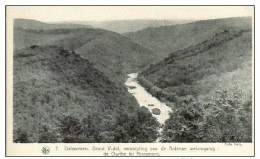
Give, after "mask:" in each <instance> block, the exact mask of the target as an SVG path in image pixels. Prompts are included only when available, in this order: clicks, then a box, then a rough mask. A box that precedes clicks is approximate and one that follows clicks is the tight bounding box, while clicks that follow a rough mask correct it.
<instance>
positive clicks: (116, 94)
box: [13, 46, 156, 142]
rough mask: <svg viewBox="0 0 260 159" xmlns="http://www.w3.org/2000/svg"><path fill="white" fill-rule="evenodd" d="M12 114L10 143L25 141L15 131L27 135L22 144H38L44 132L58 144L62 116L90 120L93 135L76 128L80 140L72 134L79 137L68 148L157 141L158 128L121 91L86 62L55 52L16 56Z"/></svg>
mask: <svg viewBox="0 0 260 159" xmlns="http://www.w3.org/2000/svg"><path fill="white" fill-rule="evenodd" d="M13 108H14V140H16V139H17V138H19V135H20V138H23V136H22V137H21V134H19V131H20V133H21V130H25V131H26V132H27V133H28V140H27V141H24V140H23V141H24V142H39V141H40V136H41V135H42V131H43V130H42V128H43V127H44V126H47V127H48V128H47V130H48V131H50V134H51V135H50V136H53V135H54V134H56V135H57V136H55V135H54V138H55V140H56V142H61V141H63V140H64V139H63V138H64V136H62V132H61V130H60V129H59V127H60V124H61V121H63V120H64V117H66V116H71V117H73V118H76V119H79V121H82V120H83V119H84V118H86V117H88V118H87V119H88V120H92V121H91V123H92V126H91V129H93V130H90V129H87V130H84V129H83V128H84V127H86V126H87V125H84V124H83V125H82V126H80V128H77V131H80V129H81V128H82V129H83V130H82V131H83V132H82V133H83V134H82V133H81V134H78V132H77V134H76V137H79V136H81V135H83V137H82V138H81V139H80V140H79V139H78V140H72V141H70V142H151V140H154V139H155V138H156V122H155V121H154V119H153V118H152V116H151V114H150V113H149V111H148V110H144V109H143V108H142V109H140V108H139V106H138V104H137V102H136V100H135V99H134V98H133V97H132V96H131V95H129V94H128V93H127V90H126V88H125V87H124V86H123V85H121V84H115V83H114V82H112V81H110V80H109V79H108V78H107V77H106V76H104V74H103V73H102V72H100V71H98V70H96V69H95V68H94V67H93V66H92V64H90V63H89V62H88V60H85V59H82V58H81V57H80V56H79V55H76V54H74V53H71V52H69V51H67V50H64V49H63V48H61V47H57V46H45V47H36V48H34V49H30V48H28V49H22V50H20V51H16V53H15V55H14V106H13ZM90 117H91V118H90ZM144 118H146V119H145V120H143V119H144ZM122 122H124V124H126V125H123V123H122ZM128 122H129V123H128ZM132 122H133V123H135V125H132V124H131V123H132ZM69 124H70V123H69ZM72 126H73V125H72ZM19 129H21V130H19ZM152 129H153V130H152ZM69 130H70V129H69ZM147 130H149V132H150V134H149V133H148V132H146V131H147ZM87 132H88V133H89V134H87V136H86V137H84V133H87ZM107 133H108V134H110V136H109V137H107V136H106V135H105V134H107ZM144 134H147V135H148V134H149V135H148V136H143V135H144ZM68 135H73V134H68ZM154 135H155V136H154ZM120 136H121V137H120ZM122 136H123V137H122ZM91 137H92V138H91ZM45 139H48V137H47V138H45ZM55 140H53V141H51V142H55ZM16 141H17V142H20V141H19V140H18V139H17V140H16Z"/></svg>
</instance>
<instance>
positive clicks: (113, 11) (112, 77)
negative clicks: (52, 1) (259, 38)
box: [6, 6, 254, 156]
mask: <svg viewBox="0 0 260 159" xmlns="http://www.w3.org/2000/svg"><path fill="white" fill-rule="evenodd" d="M6 27H7V28H6V46H7V52H6V61H7V83H6V84H7V90H6V91H7V99H8V100H7V109H6V110H7V112H6V114H7V125H6V137H7V139H6V142H7V155H10V156H17V155H18V156H19V155H20V156H42V155H50V156H64V155H65V156H253V155H254V6H7V7H6ZM28 148H29V149H30V150H29V149H28ZM164 148H165V149H164ZM22 150H23V151H22Z"/></svg>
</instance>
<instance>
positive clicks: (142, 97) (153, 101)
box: [125, 73, 172, 142]
mask: <svg viewBox="0 0 260 159" xmlns="http://www.w3.org/2000/svg"><path fill="white" fill-rule="evenodd" d="M137 75H138V73H131V74H128V79H127V80H126V82H125V85H126V86H127V88H128V92H129V93H131V94H132V95H133V96H134V97H135V98H136V100H137V102H138V103H139V105H140V107H141V106H145V107H146V108H148V109H149V111H150V112H151V114H152V115H153V117H155V118H156V119H157V120H158V122H159V123H160V124H161V125H164V123H165V121H166V120H167V119H168V118H169V117H170V116H169V112H171V111H172V110H171V108H170V107H169V106H167V105H166V104H165V103H162V102H161V101H159V100H158V99H157V98H155V97H153V96H152V95H151V94H150V93H149V92H147V91H146V90H145V88H144V87H142V86H141V85H140V84H139V83H138V82H137ZM151 105H152V106H151ZM154 108H158V109H160V111H161V113H160V114H159V115H155V114H153V113H152V109H154ZM161 131H162V128H160V129H159V133H161ZM159 140H160V139H159V138H158V139H157V141H156V142H159Z"/></svg>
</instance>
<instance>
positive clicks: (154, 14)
mask: <svg viewBox="0 0 260 159" xmlns="http://www.w3.org/2000/svg"><path fill="white" fill-rule="evenodd" d="M7 10H8V11H7V15H8V16H11V17H13V18H25V19H34V20H39V21H43V22H59V21H106V20H131V19H169V20H170V19H172V20H173V19H188V20H199V19H215V18H226V17H238V16H252V15H253V7H242V6H225V7H223V6H221V7H219V6H210V7H209V6H153V7H151V6H148V7H147V6H146V7H144V6H106V7H104V6H99V7H96V6H78V7H77V6H73V7H68V6H67V7H65V6H59V7H57V6H52V7H51V6H41V7H39V6H29V7H28V6H26V7H22V6H16V7H15V6H13V7H8V9H7Z"/></svg>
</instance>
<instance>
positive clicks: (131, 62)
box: [14, 28, 157, 81]
mask: <svg viewBox="0 0 260 159" xmlns="http://www.w3.org/2000/svg"><path fill="white" fill-rule="evenodd" d="M14 44H15V48H16V49H21V48H24V47H29V46H31V45H33V44H36V45H46V44H54V45H57V46H61V47H64V48H66V49H68V50H71V51H74V52H76V53H77V54H80V55H81V56H82V57H84V58H86V59H88V60H89V61H90V62H91V63H93V65H94V66H95V67H96V68H98V69H99V70H100V71H102V72H104V73H105V75H107V76H108V77H110V78H111V79H113V80H116V81H124V80H125V79H124V78H125V76H126V74H127V73H131V72H135V71H138V70H139V69H141V68H142V67H145V66H147V65H148V64H150V63H152V62H154V60H155V59H157V58H156V56H155V55H154V54H153V52H152V51H150V50H148V49H146V48H143V47H141V46H140V45H138V44H136V43H134V42H133V41H132V40H130V39H129V38H127V37H124V36H122V35H120V34H117V33H114V32H109V31H105V30H101V29H89V28H88V29H87V28H85V29H59V30H49V31H38V32H37V31H35V30H24V29H15V35H14Z"/></svg>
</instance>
